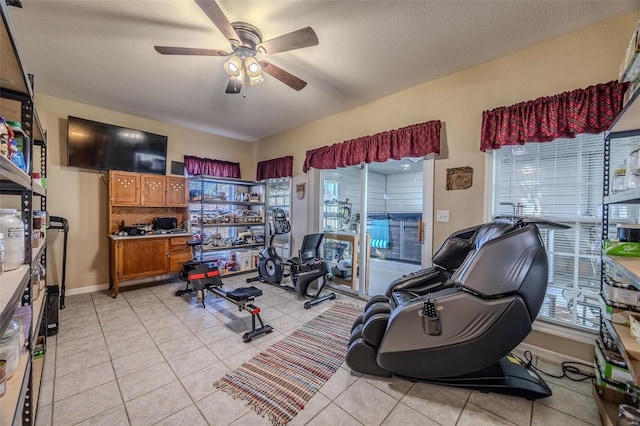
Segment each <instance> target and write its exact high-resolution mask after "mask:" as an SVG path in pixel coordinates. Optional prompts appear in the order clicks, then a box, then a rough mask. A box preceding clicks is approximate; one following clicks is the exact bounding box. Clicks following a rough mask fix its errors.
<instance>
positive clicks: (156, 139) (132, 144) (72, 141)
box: [67, 116, 167, 175]
mask: <svg viewBox="0 0 640 426" xmlns="http://www.w3.org/2000/svg"><path fill="white" fill-rule="evenodd" d="M67 165H68V166H73V167H80V168H86V169H96V170H125V171H130V172H138V173H155V174H159V175H164V174H165V173H166V169H167V137H166V136H162V135H156V134H154V133H149V132H143V131H141V130H134V129H127V128H125V127H120V126H113V125H111V124H105V123H99V122H97V121H91V120H86V119H84V118H78V117H72V116H69V117H68V118H67Z"/></svg>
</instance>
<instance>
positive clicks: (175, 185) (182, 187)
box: [166, 176, 189, 207]
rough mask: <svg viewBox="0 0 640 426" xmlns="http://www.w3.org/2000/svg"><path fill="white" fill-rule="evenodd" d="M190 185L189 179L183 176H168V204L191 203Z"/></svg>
mask: <svg viewBox="0 0 640 426" xmlns="http://www.w3.org/2000/svg"><path fill="white" fill-rule="evenodd" d="M188 188H189V186H188V184H187V179H186V178H182V177H174V176H167V181H166V192H167V199H166V205H167V206H176V207H186V206H187V205H188V204H189V190H188Z"/></svg>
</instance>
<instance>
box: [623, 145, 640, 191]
mask: <svg viewBox="0 0 640 426" xmlns="http://www.w3.org/2000/svg"><path fill="white" fill-rule="evenodd" d="M625 187H626V189H633V188H638V187H640V148H636V149H634V150H633V151H631V153H630V154H629V157H628V158H627V172H626V174H625Z"/></svg>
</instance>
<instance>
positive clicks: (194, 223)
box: [189, 176, 266, 276]
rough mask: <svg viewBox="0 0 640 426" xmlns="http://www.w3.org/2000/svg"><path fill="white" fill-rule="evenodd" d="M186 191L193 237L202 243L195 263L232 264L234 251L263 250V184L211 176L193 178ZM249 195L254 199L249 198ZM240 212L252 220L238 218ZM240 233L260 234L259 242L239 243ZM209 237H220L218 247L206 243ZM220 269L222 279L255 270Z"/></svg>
mask: <svg viewBox="0 0 640 426" xmlns="http://www.w3.org/2000/svg"><path fill="white" fill-rule="evenodd" d="M189 189H190V191H189V201H190V203H189V216H190V223H191V228H192V231H193V234H194V236H196V237H198V238H199V241H200V242H201V244H200V245H198V246H195V247H194V255H195V256H194V257H195V258H196V259H197V260H198V261H203V262H213V261H219V262H223V263H224V262H232V260H231V259H232V258H233V255H234V252H235V251H238V250H242V249H247V248H253V249H260V248H264V245H265V241H266V229H265V227H266V226H265V225H266V223H265V215H266V212H265V209H266V205H265V202H264V200H265V189H264V183H262V182H254V181H244V180H239V179H226V178H217V177H213V176H194V177H191V178H189ZM251 194H256V195H255V196H254V197H252V196H251ZM256 197H257V199H256ZM243 210H246V211H247V213H252V214H254V216H245V215H242V216H240V215H239V213H240V212H241V211H243ZM239 217H240V218H239ZM247 219H252V220H251V221H249V220H247ZM242 233H245V234H251V235H256V234H260V235H261V241H257V240H255V239H251V238H250V239H249V240H248V241H247V242H246V243H239V242H238V241H239V240H240V235H241V234H242ZM211 234H220V237H221V238H220V239H218V240H217V241H216V244H219V245H213V244H210V243H208V242H209V241H210V240H211V238H210V235H211ZM252 238H253V237H252ZM221 241H222V242H221ZM223 257H224V259H223ZM225 264H226V263H225ZM229 264H230V263H229ZM237 267H241V265H237ZM219 268H220V269H221V271H222V272H223V275H227V276H228V275H232V274H238V273H245V272H253V271H255V270H256V268H255V267H253V265H252V267H251V268H244V267H242V268H241V269H240V270H227V271H226V272H225V268H224V267H221V266H219Z"/></svg>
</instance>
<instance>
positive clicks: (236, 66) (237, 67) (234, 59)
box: [224, 55, 244, 80]
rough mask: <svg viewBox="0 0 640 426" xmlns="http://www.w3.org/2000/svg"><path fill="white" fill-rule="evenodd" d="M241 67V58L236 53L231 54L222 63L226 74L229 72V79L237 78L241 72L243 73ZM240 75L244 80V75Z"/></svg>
mask: <svg viewBox="0 0 640 426" xmlns="http://www.w3.org/2000/svg"><path fill="white" fill-rule="evenodd" d="M242 68H243V66H242V59H240V58H239V57H238V56H236V55H232V56H231V57H230V58H229V59H228V60H227V61H226V62H225V63H224V70H225V71H226V72H227V74H229V77H230V78H231V79H237V78H239V77H240V76H241V74H244V72H243V69H242ZM242 77H243V80H244V75H242Z"/></svg>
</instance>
